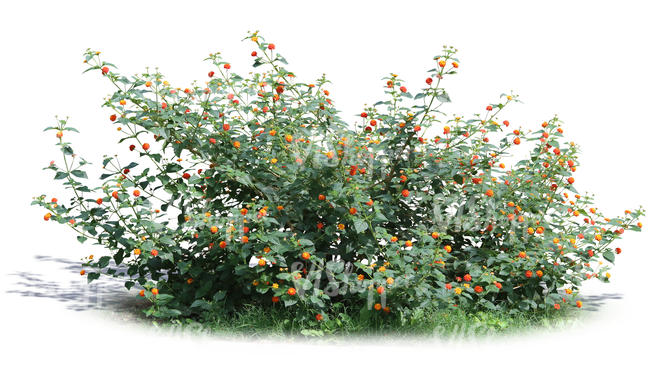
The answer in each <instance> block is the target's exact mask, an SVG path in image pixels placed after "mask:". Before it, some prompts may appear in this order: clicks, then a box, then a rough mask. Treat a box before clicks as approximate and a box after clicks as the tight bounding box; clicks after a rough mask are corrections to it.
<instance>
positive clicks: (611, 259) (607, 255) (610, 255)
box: [603, 250, 615, 264]
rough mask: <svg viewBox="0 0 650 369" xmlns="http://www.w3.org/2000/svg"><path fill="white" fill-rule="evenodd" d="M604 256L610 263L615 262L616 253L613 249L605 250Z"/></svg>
mask: <svg viewBox="0 0 650 369" xmlns="http://www.w3.org/2000/svg"><path fill="white" fill-rule="evenodd" d="M603 257H604V258H605V260H607V261H609V262H610V263H612V264H613V263H614V258H615V256H614V253H613V252H612V250H607V251H605V252H604V253H603Z"/></svg>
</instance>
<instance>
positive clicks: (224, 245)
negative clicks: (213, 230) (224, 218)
mask: <svg viewBox="0 0 650 369" xmlns="http://www.w3.org/2000/svg"><path fill="white" fill-rule="evenodd" d="M219 247H221V248H222V249H225V248H226V241H221V242H219Z"/></svg>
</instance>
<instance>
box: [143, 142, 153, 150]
mask: <svg viewBox="0 0 650 369" xmlns="http://www.w3.org/2000/svg"><path fill="white" fill-rule="evenodd" d="M149 147H151V146H150V145H149V144H148V143H144V144H142V149H144V150H145V151H146V150H149Z"/></svg>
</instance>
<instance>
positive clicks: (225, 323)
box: [156, 305, 586, 339]
mask: <svg viewBox="0 0 650 369" xmlns="http://www.w3.org/2000/svg"><path fill="white" fill-rule="evenodd" d="M585 314H586V312H583V311H581V310H579V309H578V308H567V309H563V310H560V311H556V310H544V311H542V310H538V311H535V312H516V313H508V312H502V311H482V312H466V311H462V310H460V309H452V310H428V309H422V310H416V311H415V312H414V313H413V314H412V316H411V317H409V318H408V319H402V318H401V317H400V316H397V315H396V314H393V315H389V316H384V317H382V318H380V319H378V318H377V316H376V315H367V316H366V315H364V314H361V313H360V311H341V312H338V313H337V314H332V315H331V316H332V318H330V319H329V320H327V321H319V322H297V321H296V320H295V314H294V313H292V312H290V311H287V310H285V309H280V308H270V309H269V308H266V307H260V306H256V305H247V306H245V307H244V308H242V309H239V310H238V311H237V312H235V313H232V314H226V313H212V314H210V315H208V316H205V317H204V318H203V319H201V320H194V319H180V320H171V321H168V320H162V321H157V323H156V325H157V326H160V327H164V328H169V329H171V330H180V331H183V332H189V333H199V334H209V335H226V336H229V337H241V338H269V337H283V338H287V339H292V338H304V337H323V336H329V337H333V338H336V337H341V338H354V337H359V336H377V338H380V337H381V336H385V337H390V339H399V338H408V337H425V338H444V339H466V338H467V339H470V338H476V337H486V336H490V335H495V334H498V335H508V334H521V333H527V332H528V331H532V330H535V331H539V330H540V329H543V330H555V329H562V328H567V327H571V326H575V325H576V324H578V323H579V321H580V320H581V319H582V318H584V315H585Z"/></svg>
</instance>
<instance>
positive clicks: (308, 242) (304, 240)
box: [298, 238, 314, 246]
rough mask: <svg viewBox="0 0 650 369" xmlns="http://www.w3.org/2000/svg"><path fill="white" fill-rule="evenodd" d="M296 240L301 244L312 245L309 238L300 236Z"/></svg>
mask: <svg viewBox="0 0 650 369" xmlns="http://www.w3.org/2000/svg"><path fill="white" fill-rule="evenodd" d="M298 242H300V245H301V246H313V245H314V243H313V242H311V240H308V239H306V238H301V239H299V240H298Z"/></svg>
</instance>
